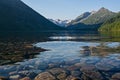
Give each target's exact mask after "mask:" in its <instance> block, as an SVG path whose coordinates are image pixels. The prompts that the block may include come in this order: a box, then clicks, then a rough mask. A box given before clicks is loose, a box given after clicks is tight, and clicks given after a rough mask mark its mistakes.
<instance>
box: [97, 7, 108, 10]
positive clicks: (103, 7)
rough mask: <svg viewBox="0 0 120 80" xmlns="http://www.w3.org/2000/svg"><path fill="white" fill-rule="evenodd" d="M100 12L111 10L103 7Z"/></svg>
mask: <svg viewBox="0 0 120 80" xmlns="http://www.w3.org/2000/svg"><path fill="white" fill-rule="evenodd" d="M98 11H109V10H108V9H107V8H104V7H102V8H100V9H99V10H98Z"/></svg>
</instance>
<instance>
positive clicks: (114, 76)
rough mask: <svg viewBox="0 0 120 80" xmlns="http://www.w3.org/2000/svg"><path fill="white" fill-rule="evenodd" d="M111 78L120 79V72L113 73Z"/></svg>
mask: <svg viewBox="0 0 120 80" xmlns="http://www.w3.org/2000/svg"><path fill="white" fill-rule="evenodd" d="M111 80H120V73H116V74H114V75H112V78H111Z"/></svg>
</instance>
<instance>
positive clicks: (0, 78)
mask: <svg viewBox="0 0 120 80" xmlns="http://www.w3.org/2000/svg"><path fill="white" fill-rule="evenodd" d="M0 80H8V78H6V77H4V76H0Z"/></svg>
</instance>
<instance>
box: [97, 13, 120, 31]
mask: <svg viewBox="0 0 120 80" xmlns="http://www.w3.org/2000/svg"><path fill="white" fill-rule="evenodd" d="M99 31H120V13H118V14H117V15H116V16H115V17H114V18H112V19H110V20H108V21H106V22H105V23H104V24H103V25H102V26H101V27H100V28H99Z"/></svg>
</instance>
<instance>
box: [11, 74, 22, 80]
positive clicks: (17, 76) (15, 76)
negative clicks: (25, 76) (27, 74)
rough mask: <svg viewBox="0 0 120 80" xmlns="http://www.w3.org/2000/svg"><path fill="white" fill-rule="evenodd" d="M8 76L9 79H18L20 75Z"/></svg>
mask: <svg viewBox="0 0 120 80" xmlns="http://www.w3.org/2000/svg"><path fill="white" fill-rule="evenodd" d="M9 78H10V80H19V79H21V76H20V75H13V76H10V77H9Z"/></svg>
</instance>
